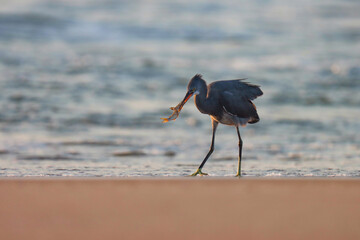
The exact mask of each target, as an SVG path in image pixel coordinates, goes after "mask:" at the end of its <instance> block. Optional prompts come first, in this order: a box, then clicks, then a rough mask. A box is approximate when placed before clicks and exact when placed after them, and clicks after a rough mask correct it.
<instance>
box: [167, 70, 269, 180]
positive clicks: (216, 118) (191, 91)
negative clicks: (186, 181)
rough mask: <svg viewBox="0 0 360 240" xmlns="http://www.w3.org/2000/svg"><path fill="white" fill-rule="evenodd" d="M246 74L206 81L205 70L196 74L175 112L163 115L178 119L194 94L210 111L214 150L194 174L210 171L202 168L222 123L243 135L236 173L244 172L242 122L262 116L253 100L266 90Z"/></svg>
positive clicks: (206, 111)
mask: <svg viewBox="0 0 360 240" xmlns="http://www.w3.org/2000/svg"><path fill="white" fill-rule="evenodd" d="M245 80H246V78H243V79H234V80H220V81H215V82H212V83H210V84H209V85H207V84H206V81H205V80H204V79H203V76H202V75H201V74H196V75H195V76H194V77H192V78H191V79H190V81H189V84H188V86H187V93H186V95H185V97H184V99H183V100H182V101H181V102H180V103H179V104H178V105H177V106H176V107H172V108H170V109H171V110H173V111H174V112H173V114H172V115H171V116H170V117H168V118H162V119H163V122H168V121H169V120H175V119H176V118H177V117H178V116H179V113H180V111H181V109H182V108H183V106H184V105H185V103H186V102H187V101H188V100H189V99H190V98H191V97H192V96H194V102H195V105H196V107H197V109H198V110H199V111H200V112H201V113H203V114H208V115H210V118H211V123H212V139H211V145H210V150H209V152H208V153H207V154H206V156H205V158H204V160H203V161H202V162H201V164H200V166H199V167H198V169H197V170H196V172H194V173H193V174H191V175H190V176H196V175H200V176H202V175H208V174H207V173H204V172H202V168H203V167H204V165H205V163H206V161H207V160H208V158H209V157H210V155H211V154H212V153H213V151H214V147H215V146H214V145H215V133H216V129H217V127H218V124H219V123H222V124H225V125H229V126H235V128H236V132H237V135H238V138H239V156H238V169H237V174H236V176H238V177H240V176H241V155H242V147H243V141H242V139H241V135H240V131H239V126H246V124H247V123H249V124H253V123H257V122H258V121H259V120H260V118H259V115H258V113H257V110H256V106H255V104H254V103H253V102H252V100H254V99H256V98H257V97H259V96H261V95H262V94H263V92H262V91H261V89H260V86H258V85H253V84H250V83H248V82H245Z"/></svg>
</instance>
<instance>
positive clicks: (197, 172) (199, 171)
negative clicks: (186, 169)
mask: <svg viewBox="0 0 360 240" xmlns="http://www.w3.org/2000/svg"><path fill="white" fill-rule="evenodd" d="M198 174H199V175H200V176H204V175H209V174H207V173H204V172H202V171H201V169H200V168H199V169H198V170H196V172H194V173H193V174H191V175H190V176H192V177H195V176H196V175H198Z"/></svg>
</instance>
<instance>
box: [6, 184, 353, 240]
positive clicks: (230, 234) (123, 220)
mask: <svg viewBox="0 0 360 240" xmlns="http://www.w3.org/2000/svg"><path fill="white" fill-rule="evenodd" d="M0 213H1V214H0V239H2V240H7V239H28V240H30V239H37V240H40V239H47V240H48V239H200V238H204V239H360V228H359V226H360V180H358V179H240V180H239V179H230V178H228V179H224V178H211V179H210V178H207V179H205V178H201V179H199V178H198V179H194V178H174V179H165V178H160V179H142V178H135V179H2V180H0Z"/></svg>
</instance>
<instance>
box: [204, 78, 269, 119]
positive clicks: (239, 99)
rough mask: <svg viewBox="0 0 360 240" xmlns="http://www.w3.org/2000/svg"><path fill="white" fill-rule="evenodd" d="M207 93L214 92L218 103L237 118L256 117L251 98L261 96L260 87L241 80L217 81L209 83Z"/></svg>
mask: <svg viewBox="0 0 360 240" xmlns="http://www.w3.org/2000/svg"><path fill="white" fill-rule="evenodd" d="M209 90H210V91H209V94H211V91H212V92H214V93H215V92H216V93H217V94H218V95H219V98H218V99H219V103H220V105H221V106H222V107H223V108H224V110H225V111H226V112H228V113H229V114H232V115H236V116H237V117H239V118H249V119H258V118H259V116H258V114H257V112H256V107H255V105H254V104H253V103H252V102H251V100H253V99H255V98H257V97H258V96H261V95H262V94H263V92H262V91H261V89H260V87H259V86H257V85H253V84H250V83H246V82H243V81H242V80H227V81H217V82H214V83H212V84H210V85H209Z"/></svg>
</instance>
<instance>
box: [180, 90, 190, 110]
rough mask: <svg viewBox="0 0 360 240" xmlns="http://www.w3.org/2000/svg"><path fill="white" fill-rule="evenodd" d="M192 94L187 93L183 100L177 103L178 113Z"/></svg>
mask: <svg viewBox="0 0 360 240" xmlns="http://www.w3.org/2000/svg"><path fill="white" fill-rule="evenodd" d="M193 94H194V92H193V91H191V90H190V91H188V92H187V93H186V95H185V97H184V99H183V100H182V101H181V102H180V103H179V105H178V106H179V107H178V111H179V112H180V111H181V109H182V108H183V106H184V105H185V103H186V102H187V101H188V100H189V99H190V98H191V97H192V95H193Z"/></svg>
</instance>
